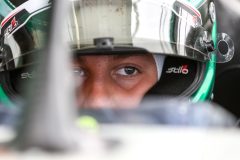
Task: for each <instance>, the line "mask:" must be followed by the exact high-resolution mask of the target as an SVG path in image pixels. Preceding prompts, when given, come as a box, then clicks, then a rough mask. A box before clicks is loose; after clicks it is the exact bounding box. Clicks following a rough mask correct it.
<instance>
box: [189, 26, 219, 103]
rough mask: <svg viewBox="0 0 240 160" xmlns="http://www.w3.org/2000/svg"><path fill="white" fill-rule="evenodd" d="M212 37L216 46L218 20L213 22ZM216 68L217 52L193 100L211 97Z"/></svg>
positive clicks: (203, 99)
mask: <svg viewBox="0 0 240 160" xmlns="http://www.w3.org/2000/svg"><path fill="white" fill-rule="evenodd" d="M212 39H213V42H214V46H216V43H217V23H216V22H215V23H214V24H213V30H212ZM215 70H216V54H215V53H213V54H212V55H211V61H209V62H208V63H207V67H206V72H205V73H206V74H205V79H204V82H203V84H202V86H201V87H200V88H199V89H198V91H197V92H196V93H195V94H194V96H193V97H192V101H193V102H198V101H205V100H207V99H209V98H210V96H211V93H212V89H213V84H214V81H215Z"/></svg>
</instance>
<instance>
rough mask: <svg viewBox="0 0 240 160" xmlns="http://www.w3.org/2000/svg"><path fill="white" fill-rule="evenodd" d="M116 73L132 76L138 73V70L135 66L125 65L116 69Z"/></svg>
mask: <svg viewBox="0 0 240 160" xmlns="http://www.w3.org/2000/svg"><path fill="white" fill-rule="evenodd" d="M116 73H117V74H119V75H122V76H133V75H136V74H138V73H139V70H138V69H137V68H135V67H132V66H127V67H123V68H120V69H118V70H117V72H116Z"/></svg>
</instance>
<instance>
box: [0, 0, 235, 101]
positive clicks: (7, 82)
mask: <svg viewBox="0 0 240 160" xmlns="http://www.w3.org/2000/svg"><path fill="white" fill-rule="evenodd" d="M4 2H5V1H4ZM4 2H3V1H2V2H1V3H2V4H0V5H3V3H4ZM8 2H9V3H6V4H5V3H4V5H5V6H8V7H4V8H5V9H4V10H1V11H0V12H1V16H3V17H4V19H2V21H1V45H0V48H1V53H0V71H1V75H0V76H1V77H0V80H1V88H0V91H1V97H4V98H2V99H4V100H6V99H10V100H13V99H14V98H16V97H18V96H19V95H20V96H21V94H22V88H21V86H22V85H20V84H22V83H28V81H29V80H30V79H32V78H34V77H35V76H36V75H37V71H35V70H34V69H32V68H31V67H30V66H31V65H32V64H34V63H35V62H36V61H37V58H36V57H37V56H36V55H37V54H38V53H41V52H39V51H40V50H41V49H42V48H43V47H44V43H45V40H46V37H47V31H48V30H47V27H48V25H49V15H50V12H49V10H50V8H51V5H52V3H54V2H52V1H49V0H42V1H37V0H28V1H24V3H22V4H21V5H19V4H16V5H13V3H10V2H11V1H10V0H9V1H8ZM69 2H70V5H69V6H70V12H69V14H68V17H69V18H68V20H67V24H64V25H65V26H66V35H67V36H66V39H67V40H68V42H69V45H70V48H71V50H72V54H73V57H75V56H81V55H90V54H100V55H102V54H103V55H106V54H107V55H108V54H126V53H132V54H134V53H136V52H137V53H140V52H141V53H151V54H153V55H154V57H157V56H158V55H162V57H164V64H163V66H162V68H161V77H160V78H159V80H158V82H157V83H156V84H155V85H154V86H153V87H152V88H151V89H150V90H149V92H148V93H146V95H169V96H184V97H190V98H191V99H192V100H193V101H204V100H206V99H209V98H210V96H211V94H212V87H213V84H214V77H215V65H216V63H217V62H220V63H223V62H227V61H229V60H231V58H232V56H233V53H234V47H233V43H232V41H231V39H230V38H229V37H228V35H227V34H217V26H216V25H217V23H216V12H215V5H214V1H213V0H206V1H202V0H197V1H196V0H116V1H112V0H98V1H96V0H70V1H69ZM6 10H7V11H9V13H8V14H3V12H4V11H6ZM7 11H6V12H7ZM220 44H225V45H224V46H227V49H226V48H224V49H219V48H220V47H219V45H220ZM155 59H156V58H155ZM156 61H158V60H156Z"/></svg>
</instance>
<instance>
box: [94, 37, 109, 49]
mask: <svg viewBox="0 0 240 160" xmlns="http://www.w3.org/2000/svg"><path fill="white" fill-rule="evenodd" d="M93 43H94V45H95V46H96V47H97V48H100V49H101V48H102V49H112V48H113V38H112V37H106V38H95V39H94V40H93Z"/></svg>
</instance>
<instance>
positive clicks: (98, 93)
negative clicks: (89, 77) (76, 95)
mask: <svg viewBox="0 0 240 160" xmlns="http://www.w3.org/2000/svg"><path fill="white" fill-rule="evenodd" d="M110 90H111V87H110V86H109V85H108V84H107V83H106V82H105V81H102V80H101V81H92V82H88V83H86V84H84V85H83V86H82V89H81V94H80V96H82V98H80V99H81V100H80V102H79V105H80V106H81V107H84V108H106V107H113V105H114V103H113V99H112V96H113V95H112V94H113V93H112V94H111V91H110Z"/></svg>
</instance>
